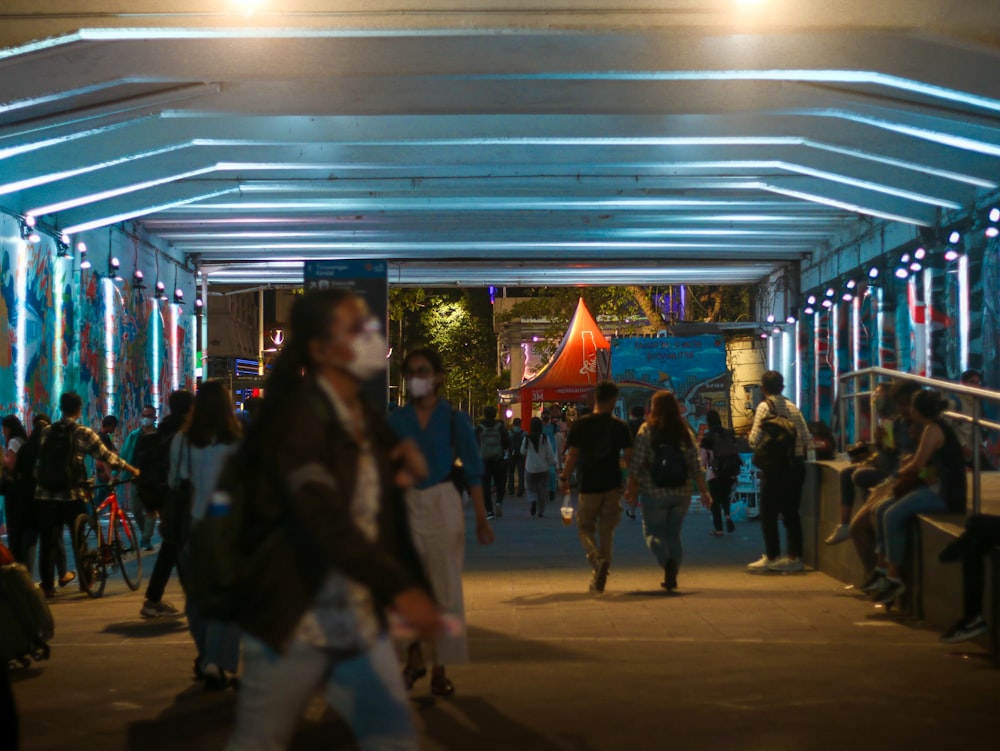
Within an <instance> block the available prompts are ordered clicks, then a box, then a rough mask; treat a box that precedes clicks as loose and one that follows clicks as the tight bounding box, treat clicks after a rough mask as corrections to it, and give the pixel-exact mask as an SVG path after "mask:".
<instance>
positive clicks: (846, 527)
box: [824, 524, 851, 545]
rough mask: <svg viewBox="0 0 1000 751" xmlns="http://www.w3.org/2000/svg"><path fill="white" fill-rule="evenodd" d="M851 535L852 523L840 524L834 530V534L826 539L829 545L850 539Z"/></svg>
mask: <svg viewBox="0 0 1000 751" xmlns="http://www.w3.org/2000/svg"><path fill="white" fill-rule="evenodd" d="M850 537H851V525H850V524H838V525H837V528H836V529H835V530H833V534H832V535H830V536H829V537H827V538H826V540H824V542H825V543H826V544H827V545H839V544H840V543H842V542H845V541H846V540H848V539H850Z"/></svg>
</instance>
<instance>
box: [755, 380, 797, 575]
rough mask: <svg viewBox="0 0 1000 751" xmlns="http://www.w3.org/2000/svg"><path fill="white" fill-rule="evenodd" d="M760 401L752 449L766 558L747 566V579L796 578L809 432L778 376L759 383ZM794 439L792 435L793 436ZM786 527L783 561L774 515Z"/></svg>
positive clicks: (783, 381) (762, 557)
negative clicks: (773, 574) (775, 573)
mask: <svg viewBox="0 0 1000 751" xmlns="http://www.w3.org/2000/svg"><path fill="white" fill-rule="evenodd" d="M760 387H761V391H763V392H764V400H763V401H762V402H761V403H760V404H758V405H757V410H756V412H754V416H753V428H751V430H750V448H752V449H754V457H753V462H754V464H755V465H756V466H757V467H758V468H759V469H760V470H761V472H760V526H761V532H762V533H763V535H764V551H765V552H764V555H762V556H761V557H760V560H758V561H755V562H753V563H751V564H748V565H747V571H750V572H751V573H766V572H768V571H780V572H794V571H801V570H802V569H803V568H804V565H803V563H802V519H801V517H800V516H799V503H800V502H801V500H802V484H803V483H804V482H805V479H806V452H807V451H808V450H809V449H810V448H811V446H812V438H811V437H810V435H809V428H808V427H807V426H806V421H805V420H804V419H803V418H802V413H801V412H799V409H798V407H796V406H795V405H794V404H792V403H791V402H790V401H788V399H786V398H785V397H783V396H782V395H781V392H782V391H783V390H784V388H785V379H784V377H783V376H782V375H781V373H779V372H777V371H776V370H769V371H767V372H766V373H764V375H762V376H761V378H760ZM792 434H794V435H792ZM779 514H780V515H781V518H782V519H783V520H784V522H785V533H786V535H787V537H788V546H787V549H788V555H787V557H784V558H782V557H781V538H780V536H779V534H778V515H779Z"/></svg>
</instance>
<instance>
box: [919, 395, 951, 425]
mask: <svg viewBox="0 0 1000 751" xmlns="http://www.w3.org/2000/svg"><path fill="white" fill-rule="evenodd" d="M911 405H912V407H913V411H914V412H916V413H918V414H919V415H921V416H922V417H924V418H925V419H927V420H935V419H937V417H938V416H939V415H940V414H941V413H942V412H944V411H945V410H946V409H948V402H947V400H945V399H943V398H941V394H939V393H938V392H937V391H934V390H932V389H921V390H920V391H918V392H917V393H915V394H914V395H913V401H912V402H911Z"/></svg>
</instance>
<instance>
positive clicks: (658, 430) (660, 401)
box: [646, 391, 694, 446]
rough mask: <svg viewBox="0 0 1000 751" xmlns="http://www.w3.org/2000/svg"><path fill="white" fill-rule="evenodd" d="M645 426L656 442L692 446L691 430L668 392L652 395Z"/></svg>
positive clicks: (675, 400)
mask: <svg viewBox="0 0 1000 751" xmlns="http://www.w3.org/2000/svg"><path fill="white" fill-rule="evenodd" d="M646 424H647V425H649V428H650V430H651V431H652V433H653V439H654V440H656V441H666V442H669V443H679V444H681V445H684V444H687V445H689V446H693V445H694V440H693V439H692V438H691V430H690V428H688V426H687V423H686V422H684V418H683V417H681V408H680V405H679V404H678V403H677V399H676V397H674V395H673V394H671V393H670V392H669V391H657V392H656V393H655V394H653V398H652V400H651V401H650V410H649V417H647V418H646Z"/></svg>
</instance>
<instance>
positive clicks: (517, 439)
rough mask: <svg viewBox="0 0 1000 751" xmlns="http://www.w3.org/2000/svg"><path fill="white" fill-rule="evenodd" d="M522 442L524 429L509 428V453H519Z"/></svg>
mask: <svg viewBox="0 0 1000 751" xmlns="http://www.w3.org/2000/svg"><path fill="white" fill-rule="evenodd" d="M522 443H524V430H523V429H522V428H511V429H510V455H511V456H520V455H521V444H522Z"/></svg>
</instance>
